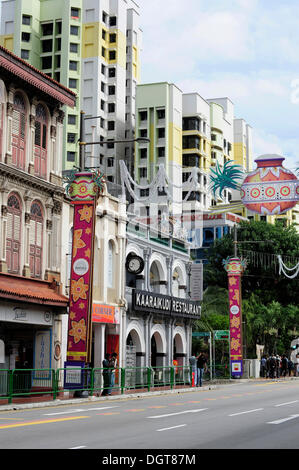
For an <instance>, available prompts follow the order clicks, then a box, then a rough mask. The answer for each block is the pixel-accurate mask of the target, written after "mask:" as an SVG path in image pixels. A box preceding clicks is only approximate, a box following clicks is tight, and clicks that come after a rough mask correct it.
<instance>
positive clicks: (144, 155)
mask: <svg viewBox="0 0 299 470" xmlns="http://www.w3.org/2000/svg"><path fill="white" fill-rule="evenodd" d="M140 158H147V149H140Z"/></svg>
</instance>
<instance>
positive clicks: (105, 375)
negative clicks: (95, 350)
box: [102, 353, 110, 396]
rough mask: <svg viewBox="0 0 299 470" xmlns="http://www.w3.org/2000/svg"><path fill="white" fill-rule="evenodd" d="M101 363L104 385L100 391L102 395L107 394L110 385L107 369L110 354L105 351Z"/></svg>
mask: <svg viewBox="0 0 299 470" xmlns="http://www.w3.org/2000/svg"><path fill="white" fill-rule="evenodd" d="M102 365H103V372H102V374H103V381H104V387H103V391H102V396H106V395H108V390H109V385H110V370H109V365H110V354H108V353H106V354H105V358H104V360H103V362H102Z"/></svg>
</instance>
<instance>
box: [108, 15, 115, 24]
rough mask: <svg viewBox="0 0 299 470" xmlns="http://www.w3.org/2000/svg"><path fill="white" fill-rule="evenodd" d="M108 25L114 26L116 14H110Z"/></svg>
mask: <svg viewBox="0 0 299 470" xmlns="http://www.w3.org/2000/svg"><path fill="white" fill-rule="evenodd" d="M109 25H110V26H116V16H110V20H109Z"/></svg>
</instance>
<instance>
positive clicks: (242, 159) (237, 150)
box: [233, 142, 246, 168]
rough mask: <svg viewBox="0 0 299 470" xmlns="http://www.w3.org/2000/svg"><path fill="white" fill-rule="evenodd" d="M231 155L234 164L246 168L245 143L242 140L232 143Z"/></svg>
mask: <svg viewBox="0 0 299 470" xmlns="http://www.w3.org/2000/svg"><path fill="white" fill-rule="evenodd" d="M233 157H234V158H233V160H234V162H235V164H236V165H241V166H243V167H244V168H246V145H244V144H243V143H242V142H235V143H234V145H233Z"/></svg>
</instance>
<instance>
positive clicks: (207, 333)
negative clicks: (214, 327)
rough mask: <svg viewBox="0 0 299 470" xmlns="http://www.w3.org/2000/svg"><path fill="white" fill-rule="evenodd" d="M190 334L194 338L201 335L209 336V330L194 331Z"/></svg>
mask: <svg viewBox="0 0 299 470" xmlns="http://www.w3.org/2000/svg"><path fill="white" fill-rule="evenodd" d="M192 336H193V337H195V338H198V337H202V336H210V332H209V331H194V333H192Z"/></svg>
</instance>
